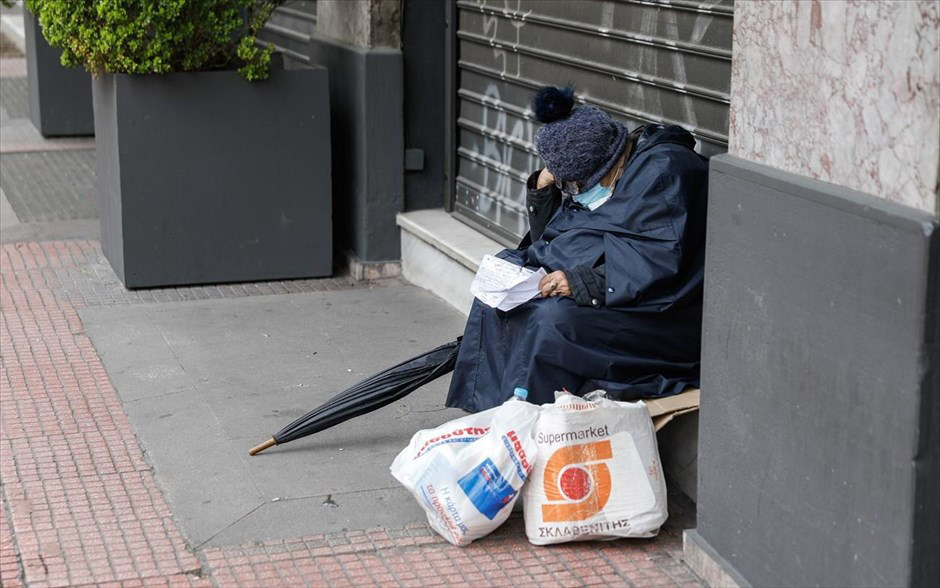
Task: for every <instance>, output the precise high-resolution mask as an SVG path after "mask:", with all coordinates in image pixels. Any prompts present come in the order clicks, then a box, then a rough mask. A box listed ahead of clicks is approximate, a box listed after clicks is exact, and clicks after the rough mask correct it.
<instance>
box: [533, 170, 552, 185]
mask: <svg viewBox="0 0 940 588" xmlns="http://www.w3.org/2000/svg"><path fill="white" fill-rule="evenodd" d="M554 183H555V176H553V175H552V174H551V172H550V171H548V168H547V167H544V168H542V171H541V172H540V173H539V177H538V179H537V180H535V189H536V190H541V189H542V188H546V187H548V186H551V185H552V184H554Z"/></svg>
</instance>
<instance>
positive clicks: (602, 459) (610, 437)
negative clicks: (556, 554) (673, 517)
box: [523, 393, 668, 545]
mask: <svg viewBox="0 0 940 588" xmlns="http://www.w3.org/2000/svg"><path fill="white" fill-rule="evenodd" d="M588 398H591V396H589V397H588ZM535 442H536V445H537V447H538V451H537V453H536V455H537V456H538V457H537V459H536V461H535V466H534V467H533V469H532V473H531V474H530V476H529V480H528V482H527V483H526V485H525V487H524V488H523V497H524V512H525V526H526V535H528V537H529V541H531V542H532V543H534V544H536V545H548V544H552V543H564V542H567V541H586V540H590V539H617V538H620V537H653V536H655V535H656V534H657V533H658V532H659V528H660V526H662V524H663V523H664V522H665V521H666V517H667V516H668V511H667V505H666V483H665V480H664V479H663V474H662V468H661V467H660V462H659V449H658V448H657V446H656V432H655V431H654V429H653V423H652V421H651V419H650V415H649V412H648V411H647V409H646V406H644V405H643V403H642V402H614V401H611V400H607V399H606V398H603V396H602V395H595V396H594V398H593V399H583V398H578V397H577V396H572V395H571V394H567V393H556V398H555V402H554V403H552V404H546V405H543V406H542V407H541V413H540V415H539V421H538V424H537V425H536V428H535Z"/></svg>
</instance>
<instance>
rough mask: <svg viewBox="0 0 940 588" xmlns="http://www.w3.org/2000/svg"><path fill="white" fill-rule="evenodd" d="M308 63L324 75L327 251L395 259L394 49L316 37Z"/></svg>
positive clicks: (399, 142) (397, 72)
mask: <svg viewBox="0 0 940 588" xmlns="http://www.w3.org/2000/svg"><path fill="white" fill-rule="evenodd" d="M318 6H319V5H318ZM310 61H311V63H313V64H316V65H322V66H324V67H326V68H327V69H328V70H329V72H330V112H331V117H332V120H331V121H330V122H331V129H332V158H333V206H334V217H333V218H334V228H335V230H334V235H335V248H336V250H337V252H346V251H352V253H353V254H354V255H355V256H356V257H357V258H358V259H359V260H360V261H366V262H372V261H386V260H394V259H399V257H400V254H401V243H400V239H399V234H398V227H397V226H396V225H395V215H396V214H397V213H398V212H401V210H402V209H403V206H404V204H403V202H404V180H403V174H404V161H403V158H404V145H403V141H404V138H403V134H404V131H403V122H402V111H403V109H402V59H401V51H399V50H397V49H381V48H380V49H363V48H360V47H355V46H353V45H349V44H345V43H340V42H337V41H334V40H331V39H328V38H326V37H322V36H320V35H317V36H315V37H314V38H313V40H312V41H311V46H310Z"/></svg>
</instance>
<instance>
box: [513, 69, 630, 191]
mask: <svg viewBox="0 0 940 588" xmlns="http://www.w3.org/2000/svg"><path fill="white" fill-rule="evenodd" d="M532 106H533V110H535V117H536V119H538V121H539V122H541V123H545V126H543V127H542V128H541V129H539V131H538V133H536V134H535V148H536V149H537V150H538V152H539V157H541V158H542V160H543V161H544V162H545V165H546V166H547V167H548V171H549V172H551V174H552V175H553V176H555V177H556V178H558V179H560V180H567V181H576V182H579V183H580V184H581V185H582V186H583V188H585V189H586V188H590V187H591V186H593V185H594V184H596V183H597V182H599V181H600V180H601V178H603V177H604V176H605V175H607V172H609V171H610V170H611V168H613V167H614V165H615V164H616V163H617V159H619V158H620V154H621V153H623V149H624V146H626V144H627V135H628V133H627V127H626V126H624V125H623V124H621V123H619V122H617V121H615V120H614V119H612V118H611V117H610V115H609V114H607V113H606V112H604V111H603V110H601V109H600V108H597V107H595V106H580V107H578V108H573V107H574V90H573V89H572V88H570V87H566V88H556V87H553V86H546V87H544V88H542V89H540V90H539V91H538V92H536V94H535V99H534V100H533V104H532Z"/></svg>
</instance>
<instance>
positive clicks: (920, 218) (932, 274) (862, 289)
mask: <svg viewBox="0 0 940 588" xmlns="http://www.w3.org/2000/svg"><path fill="white" fill-rule="evenodd" d="M709 199H710V202H709V213H708V214H709V217H708V245H707V261H706V264H707V269H706V286H705V288H706V289H705V317H704V332H703V357H702V409H701V420H700V425H701V426H700V437H699V452H700V453H699V489H698V528H697V529H696V531H694V532H690V534H689V537H688V539H689V540H690V541H691V542H692V543H693V544H696V545H698V547H700V548H702V549H703V551H705V552H706V553H708V554H710V555H711V556H712V558H713V559H715V560H718V561H721V560H723V563H724V564H725V565H726V567H727V568H728V569H727V571H729V572H730V573H731V574H732V576H733V577H734V576H736V578H737V580H738V581H739V582H741V583H743V584H747V583H750V584H753V585H758V586H817V585H822V586H859V585H894V586H897V585H910V584H912V585H936V584H937V582H938V580H940V578H938V576H940V574H938V565H940V564H938V561H940V558H937V554H938V553H940V540H938V537H940V510H938V509H940V501H938V500H937V496H940V484H938V473H940V442H938V432H937V431H938V427H940V412H938V410H940V379H938V370H940V348H938V340H940V336H938V328H940V327H938V325H940V297H938V293H940V254H938V253H940V238H938V231H937V222H936V219H935V218H934V217H933V216H931V215H928V214H926V213H923V212H919V211H916V210H914V209H912V208H908V207H904V206H900V205H896V204H892V203H889V202H886V201H884V200H880V199H877V198H874V197H871V196H868V195H865V194H862V193H859V192H855V191H852V190H848V189H844V188H840V187H838V186H835V185H833V184H827V183H824V182H819V181H815V180H811V179H807V178H805V177H802V176H797V175H794V174H790V173H786V172H782V171H780V170H776V169H773V168H770V167H766V166H762V165H759V164H755V163H751V162H748V161H745V160H742V159H738V158H735V157H731V156H726V155H723V156H717V157H714V158H713V159H712V172H711V178H710V187H709Z"/></svg>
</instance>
